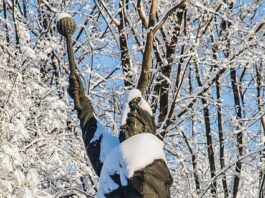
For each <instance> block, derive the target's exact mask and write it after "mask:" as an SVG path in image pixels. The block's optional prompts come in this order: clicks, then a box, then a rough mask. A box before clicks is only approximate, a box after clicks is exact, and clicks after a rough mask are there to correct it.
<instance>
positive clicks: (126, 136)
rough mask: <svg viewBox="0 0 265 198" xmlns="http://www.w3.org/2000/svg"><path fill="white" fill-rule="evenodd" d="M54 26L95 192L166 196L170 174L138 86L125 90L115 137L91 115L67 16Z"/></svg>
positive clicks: (134, 197)
mask: <svg viewBox="0 0 265 198" xmlns="http://www.w3.org/2000/svg"><path fill="white" fill-rule="evenodd" d="M57 29H58V32H59V33H60V34H61V35H62V36H64V37H65V38H66V44H67V53H68V57H69V65H70V75H69V88H68V93H69V95H70V97H71V98H72V99H73V100H74V108H75V110H76V111H77V114H78V118H79V120H80V127H81V130H82V138H83V142H84V145H85V148H86V152H87V154H88V157H89V159H90V162H91V165H92V167H93V168H94V170H95V172H96V174H97V175H98V176H99V194H98V196H99V197H100V198H101V197H108V198H168V197H170V190H169V189H170V186H171V185H172V177H171V175H170V172H169V170H168V167H167V165H166V162H165V161H166V160H165V155H164V152H163V145H164V144H163V142H162V141H161V140H159V138H157V137H156V127H155V124H154V121H153V118H152V110H151V108H150V106H149V105H148V103H147V102H146V101H145V99H144V98H143V97H142V94H141V92H140V91H139V90H137V89H133V90H130V91H129V92H128V94H127V97H126V100H125V102H124V108H123V115H122V121H121V125H122V127H121V131H120V134H119V137H116V136H113V135H112V133H111V132H109V130H108V128H107V127H105V126H104V125H102V124H101V123H100V122H99V121H97V119H96V117H95V112H94V109H93V107H92V105H91V101H90V100H89V99H88V98H87V97H86V96H85V92H84V87H83V84H82V81H81V79H80V77H79V75H78V74H77V73H76V65H75V61H74V52H73V46H72V42H71V37H72V34H73V33H74V31H75V29H76V24H75V21H74V20H73V18H71V17H70V16H69V15H67V14H65V13H63V14H62V15H60V17H59V21H58V23H57Z"/></svg>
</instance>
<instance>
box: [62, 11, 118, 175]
mask: <svg viewBox="0 0 265 198" xmlns="http://www.w3.org/2000/svg"><path fill="white" fill-rule="evenodd" d="M57 28H58V32H59V33H60V34H61V35H63V36H64V37H65V38H66V43H67V53H68V57H69V65H70V75H69V88H68V93H69V95H70V97H71V98H72V99H73V100H74V108H75V110H76V111H77V113H78V118H79V120H80V126H81V130H82V138H83V141H84V145H85V147H86V152H87V154H88V157H89V159H90V162H91V164H92V166H93V168H94V170H95V172H96V173H97V175H100V172H101V168H102V164H103V162H104V160H105V158H106V150H108V151H109V150H110V149H112V147H114V146H115V145H116V144H117V143H118V138H115V137H114V136H112V135H111V133H109V132H108V131H107V128H106V127H105V126H103V125H102V124H100V123H99V122H98V121H97V119H96V118H95V116H94V110H93V107H92V105H91V101H90V100H89V99H88V98H87V97H86V95H85V92H84V86H83V83H82V81H81V79H80V77H79V75H78V74H77V73H76V65H75V61H74V52H73V46H72V41H71V37H72V34H73V33H74V31H75V28H76V24H75V21H74V20H73V19H72V18H71V17H70V16H65V15H64V16H63V18H61V19H60V20H59V21H58V23H57Z"/></svg>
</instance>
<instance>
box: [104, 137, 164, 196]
mask: <svg viewBox="0 0 265 198" xmlns="http://www.w3.org/2000/svg"><path fill="white" fill-rule="evenodd" d="M163 147H164V143H163V142H162V141H160V140H159V139H158V138H157V137H156V136H155V135H153V134H151V133H141V134H138V135H135V136H132V137H130V138H129V139H127V140H125V141H123V142H122V143H121V144H120V145H118V146H116V147H115V148H114V149H113V150H112V151H111V153H110V154H109V155H108V156H107V158H106V160H105V162H104V164H103V167H102V170H101V174H100V179H99V197H104V194H108V193H110V192H112V191H113V190H115V189H117V188H119V184H117V183H115V182H114V181H113V180H112V178H111V176H112V175H115V174H117V175H119V177H120V181H121V185H122V186H126V185H128V181H127V179H128V178H131V177H133V174H134V172H135V171H137V170H141V169H143V168H144V167H146V166H148V165H150V164H152V162H154V160H156V159H163V160H165V154H164V152H163Z"/></svg>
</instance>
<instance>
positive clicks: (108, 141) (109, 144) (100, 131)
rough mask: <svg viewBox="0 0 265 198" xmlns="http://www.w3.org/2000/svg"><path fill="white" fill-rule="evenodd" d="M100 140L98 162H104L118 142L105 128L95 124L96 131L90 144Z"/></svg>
mask: <svg viewBox="0 0 265 198" xmlns="http://www.w3.org/2000/svg"><path fill="white" fill-rule="evenodd" d="M100 137H101V138H102V139H101V142H100V161H101V162H104V161H105V159H106V157H107V156H108V154H109V153H110V151H111V150H112V149H113V148H115V147H116V146H117V145H118V144H119V143H120V142H119V139H118V137H116V136H113V135H112V134H111V132H110V131H109V130H108V128H107V127H105V126H104V125H102V124H101V123H99V122H97V130H96V132H95V134H94V137H93V138H92V140H91V141H90V143H92V142H94V141H96V140H99V138H100Z"/></svg>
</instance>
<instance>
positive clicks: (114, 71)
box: [0, 0, 264, 197]
mask: <svg viewBox="0 0 265 198" xmlns="http://www.w3.org/2000/svg"><path fill="white" fill-rule="evenodd" d="M0 6H1V7H2V8H3V9H2V10H1V11H0V17H1V18H0V19H1V20H0V26H1V30H2V31H0V50H1V53H0V54H1V55H0V56H1V58H0V75H1V79H0V80H1V85H2V86H1V88H0V92H1V95H0V98H1V99H0V103H1V143H3V144H1V145H3V147H4V148H2V147H1V151H0V157H1V159H5V160H1V163H0V164H1V167H2V168H3V167H6V165H5V164H3V161H4V163H7V164H9V165H10V164H12V163H13V165H12V167H14V168H12V170H11V169H10V170H9V171H7V170H5V172H7V173H8V174H7V175H5V176H4V177H3V178H2V177H1V178H0V194H3V196H7V195H12V194H13V195H14V194H15V193H17V192H20V191H19V189H20V187H19V185H18V180H16V179H15V178H17V177H15V175H16V174H17V175H20V176H21V177H22V175H24V177H26V176H27V174H28V173H29V172H30V171H29V170H31V169H34V171H33V172H35V173H36V174H33V175H35V176H36V178H38V180H39V183H38V184H39V185H37V186H34V187H32V191H30V192H32V193H37V194H38V195H40V196H41V195H42V196H44V197H45V196H48V195H50V196H51V197H52V196H54V195H57V194H60V193H65V194H68V195H70V194H74V193H75V194H80V196H82V195H84V193H85V194H86V195H90V196H94V195H95V193H96V190H95V188H94V187H95V185H96V184H97V178H96V176H95V174H94V173H93V172H92V170H91V167H90V165H88V166H86V165H87V164H86V161H85V160H84V158H85V153H84V150H83V147H82V143H81V140H80V131H79V130H78V129H77V126H78V122H77V119H76V118H75V116H74V113H73V112H72V109H71V108H69V106H70V105H69V104H68V102H70V103H71V102H72V101H68V96H67V94H66V85H67V80H66V76H67V74H68V67H67V62H66V51H65V50H64V44H63V40H62V39H61V37H60V36H59V35H58V34H57V33H56V31H55V22H56V19H55V18H56V15H57V14H58V13H60V12H66V11H67V12H68V13H69V14H71V15H72V16H73V17H74V18H75V19H76V21H78V28H77V29H78V31H77V33H76V34H75V35H74V39H73V41H74V43H75V45H74V50H75V57H76V59H77V61H78V65H79V67H78V69H79V71H80V73H81V74H82V79H83V81H84V82H85V86H86V89H87V90H88V91H87V95H88V96H89V97H90V99H91V101H92V103H93V105H94V107H95V110H96V112H97V113H98V116H99V119H100V120H101V121H102V122H103V123H104V124H105V125H107V126H108V127H110V128H112V129H113V131H114V133H115V134H117V133H118V131H119V127H120V125H119V124H117V123H120V115H121V101H122V100H121V98H122V96H123V94H124V93H125V90H127V89H128V88H129V87H136V86H137V85H138V88H140V89H141V90H142V92H143V93H144V95H145V98H146V99H147V101H148V102H150V103H151V104H152V109H153V113H154V115H155V118H156V119H155V121H156V125H157V126H158V132H159V133H160V134H161V138H163V139H164V142H165V143H166V147H165V151H166V152H167V158H168V164H169V167H170V170H171V174H172V176H173V178H174V184H173V187H172V194H173V195H172V196H173V197H191V196H193V197H203V196H206V195H210V194H212V195H213V196H214V195H216V196H224V197H228V195H229V196H233V197H240V196H242V195H246V194H247V195H248V197H256V196H257V195H258V193H259V182H260V180H261V179H260V175H262V174H261V173H262V171H263V169H264V168H263V161H264V160H263V158H264V157H263V155H262V152H261V150H262V149H263V145H264V142H263V136H264V101H263V98H264V42H263V40H264V13H263V12H262V10H263V9H264V4H263V3H262V2H261V1H250V2H249V1H248V2H247V1H240V2H239V1H211V2H206V1H192V0H191V1H183V2H182V1H177V2H172V1H168V0H161V1H158V2H157V1H155V0H153V1H140V0H137V1H136V0H134V1H128V0H121V1H105V0H104V1H103V0H95V1H90V2H84V1H78V0H76V1H71V2H69V1H57V2H56V3H55V2H54V1H52V2H51V1H48V0H46V1H44V0H40V1H5V0H3V1H2V2H1V3H0ZM150 13H151V14H150ZM146 16H148V17H146ZM142 66H143V68H144V69H142ZM139 79H141V80H140V82H141V83H138V80H139ZM33 82H34V83H33ZM33 85H34V86H33ZM142 87H143V88H142ZM59 109H61V110H59ZM51 119H53V122H51ZM262 126H263V128H262ZM24 129H25V130H24ZM51 139H52V140H54V141H53V142H52V143H51ZM49 142H50V143H49ZM51 145H53V147H51ZM7 146H8V147H7ZM7 148H13V149H14V150H17V152H16V153H17V156H16V157H17V159H18V161H19V159H22V161H23V162H28V163H25V164H23V163H22V164H20V165H16V164H15V160H14V161H13V162H12V161H11V159H16V158H15V157H14V156H13V157H12V152H11V150H8V149H7ZM75 148H78V149H75ZM33 151H34V152H33ZM77 153H81V155H80V154H78V155H77ZM57 156H58V157H57ZM19 157H20V158H19ZM32 159H33V160H32ZM66 159H67V160H66ZM30 161H31V162H30ZM11 162H12V163H11ZM29 162H30V163H29ZM43 164H45V166H44V165H43ZM10 166H11V165H10ZM18 167H19V168H18ZM2 170H3V171H4V169H1V172H2ZM15 170H20V172H22V174H21V173H15ZM73 170H74V171H73ZM71 171H73V172H72V173H73V174H70V172H71ZM18 178H19V177H18ZM62 178H63V179H62ZM65 178H67V179H65ZM7 181H9V183H8V182H7ZM22 181H24V180H22ZM20 185H21V186H22V187H26V186H30V185H29V184H24V183H23V184H20ZM249 186H251V187H252V188H251V189H250V188H249ZM22 187H21V189H22V191H23V192H28V191H27V190H26V188H22ZM6 188H7V189H9V190H8V191H7V190H5V189H6ZM1 196H2V195H1ZM84 196H85V195H84Z"/></svg>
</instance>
